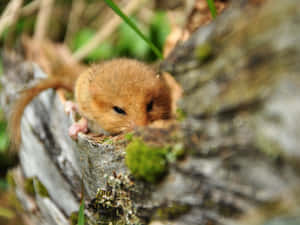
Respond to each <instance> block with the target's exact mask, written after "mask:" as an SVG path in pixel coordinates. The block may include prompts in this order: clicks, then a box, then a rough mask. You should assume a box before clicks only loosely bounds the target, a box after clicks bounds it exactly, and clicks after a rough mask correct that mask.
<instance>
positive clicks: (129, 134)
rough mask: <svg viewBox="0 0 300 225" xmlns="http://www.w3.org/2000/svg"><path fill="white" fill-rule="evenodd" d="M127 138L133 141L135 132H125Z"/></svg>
mask: <svg viewBox="0 0 300 225" xmlns="http://www.w3.org/2000/svg"><path fill="white" fill-rule="evenodd" d="M125 139H126V140H127V141H132V139H133V133H127V134H125Z"/></svg>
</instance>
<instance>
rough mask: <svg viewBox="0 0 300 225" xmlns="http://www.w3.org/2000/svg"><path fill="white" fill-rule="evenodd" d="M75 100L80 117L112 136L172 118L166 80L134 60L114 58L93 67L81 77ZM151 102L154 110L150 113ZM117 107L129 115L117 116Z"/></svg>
mask: <svg viewBox="0 0 300 225" xmlns="http://www.w3.org/2000/svg"><path fill="white" fill-rule="evenodd" d="M75 97H76V102H77V104H78V106H79V111H80V112H81V114H82V115H84V116H85V117H87V118H88V119H89V120H92V121H94V122H96V123H97V124H98V125H100V126H101V128H103V129H104V130H106V131H108V132H109V133H112V134H114V133H119V132H122V131H126V130H131V129H133V128H134V127H137V126H145V125H147V124H149V123H150V122H152V121H154V120H158V119H168V118H170V115H171V96H170V90H169V87H168V86H167V84H166V82H165V80H164V78H163V77H162V76H160V75H157V74H156V73H155V72H154V71H153V70H152V69H150V68H149V67H148V66H146V65H145V64H143V63H140V62H138V61H135V60H129V59H115V60H112V61H108V62H104V63H102V64H100V65H96V66H93V67H92V68H91V69H90V70H88V71H86V72H85V73H83V74H82V75H80V76H79V78H78V80H77V82H76V86H75ZM151 101H153V106H152V109H151V110H150V111H149V112H147V105H148V104H150V103H151ZM114 106H117V107H119V108H122V109H123V110H124V111H125V112H126V115H122V114H118V113H116V112H115V111H114V110H113V107H114Z"/></svg>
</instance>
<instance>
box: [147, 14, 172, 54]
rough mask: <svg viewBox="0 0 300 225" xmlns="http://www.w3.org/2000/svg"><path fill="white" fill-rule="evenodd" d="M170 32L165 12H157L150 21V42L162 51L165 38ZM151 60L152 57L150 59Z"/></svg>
mask: <svg viewBox="0 0 300 225" xmlns="http://www.w3.org/2000/svg"><path fill="white" fill-rule="evenodd" d="M170 31H171V27H170V24H169V22H168V18H167V15H166V13H165V12H163V11H158V12H156V13H155V14H154V16H153V18H152V19H151V25H150V40H151V41H152V42H153V43H154V44H155V45H156V46H157V47H158V48H159V49H160V50H161V51H162V50H163V47H164V44H165V41H166V38H167V36H168V34H169V33H170ZM152 59H153V57H152Z"/></svg>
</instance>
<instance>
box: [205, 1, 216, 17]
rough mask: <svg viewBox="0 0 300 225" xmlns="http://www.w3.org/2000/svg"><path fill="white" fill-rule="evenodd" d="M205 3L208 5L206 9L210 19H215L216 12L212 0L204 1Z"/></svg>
mask: <svg viewBox="0 0 300 225" xmlns="http://www.w3.org/2000/svg"><path fill="white" fill-rule="evenodd" d="M206 2H207V4H208V8H209V10H210V13H211V15H212V17H213V18H216V15H217V10H216V6H215V2H214V0H206Z"/></svg>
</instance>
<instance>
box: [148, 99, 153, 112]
mask: <svg viewBox="0 0 300 225" xmlns="http://www.w3.org/2000/svg"><path fill="white" fill-rule="evenodd" d="M152 109H153V100H152V101H151V102H149V103H148V104H147V112H150V111H151V110H152Z"/></svg>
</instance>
